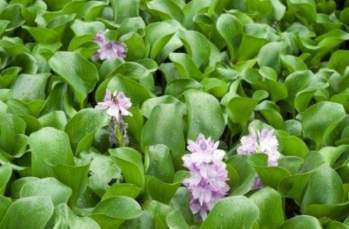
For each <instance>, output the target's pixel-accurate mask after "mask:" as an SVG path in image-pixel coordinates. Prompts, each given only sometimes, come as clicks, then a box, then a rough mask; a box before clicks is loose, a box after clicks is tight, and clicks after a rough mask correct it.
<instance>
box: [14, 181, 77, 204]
mask: <svg viewBox="0 0 349 229" xmlns="http://www.w3.org/2000/svg"><path fill="white" fill-rule="evenodd" d="M71 194H72V190H71V189H70V188H69V187H66V186H65V185H63V184H62V183H60V182H59V181H57V180H56V179H55V178H53V177H48V178H44V179H40V180H34V181H32V182H27V183H25V184H24V185H23V187H22V189H21V191H20V197H21V198H24V197H30V196H47V197H50V198H51V200H52V202H53V203H54V204H55V205H58V204H61V203H67V202H68V200H69V198H70V196H71Z"/></svg>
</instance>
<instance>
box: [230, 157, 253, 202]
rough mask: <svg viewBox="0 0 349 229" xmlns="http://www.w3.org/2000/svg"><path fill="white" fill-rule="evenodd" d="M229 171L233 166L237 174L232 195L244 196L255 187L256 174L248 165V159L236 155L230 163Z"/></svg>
mask: <svg viewBox="0 0 349 229" xmlns="http://www.w3.org/2000/svg"><path fill="white" fill-rule="evenodd" d="M227 165H228V171H229V170H230V169H229V167H230V166H231V167H232V168H233V169H234V170H233V171H234V173H235V179H234V180H232V181H231V182H233V185H232V187H231V193H232V194H234V195H242V194H245V193H247V192H248V191H250V189H251V188H252V187H253V185H254V182H255V179H256V172H255V170H254V168H253V167H252V166H251V165H250V164H249V163H248V161H247V157H244V156H241V155H234V156H233V157H232V158H231V159H230V160H229V161H228V162H227Z"/></svg>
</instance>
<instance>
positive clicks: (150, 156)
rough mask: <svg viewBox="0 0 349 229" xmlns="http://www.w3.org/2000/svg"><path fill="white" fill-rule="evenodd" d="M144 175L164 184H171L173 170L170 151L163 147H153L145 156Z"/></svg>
mask: <svg viewBox="0 0 349 229" xmlns="http://www.w3.org/2000/svg"><path fill="white" fill-rule="evenodd" d="M145 155H146V156H145V161H146V162H145V164H146V173H147V174H148V175H151V176H154V177H157V178H158V179H160V180H162V181H164V182H172V181H173V177H174V173H175V169H174V166H173V162H172V157H171V153H170V150H169V149H168V147H167V146H165V145H153V146H150V147H149V148H148V150H147V151H146V154H145Z"/></svg>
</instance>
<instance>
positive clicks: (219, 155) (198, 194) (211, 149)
mask: <svg viewBox="0 0 349 229" xmlns="http://www.w3.org/2000/svg"><path fill="white" fill-rule="evenodd" d="M187 148H188V150H189V151H190V153H191V154H186V155H184V156H183V161H184V166H185V167H186V168H188V169H189V171H190V177H189V178H187V179H185V180H184V181H183V182H184V185H185V186H186V188H187V189H188V191H189V193H190V208H191V210H192V212H193V213H194V214H197V213H198V214H199V215H200V216H201V218H203V219H205V218H206V216H207V213H208V211H210V210H211V209H212V208H213V206H214V204H215V203H216V202H217V200H219V199H221V198H222V197H224V196H225V195H226V194H227V192H228V191H229V186H228V185H227V183H226V182H227V180H228V172H227V170H226V165H225V163H224V162H223V158H224V155H225V152H224V151H222V150H219V149H218V142H213V141H212V140H211V139H210V138H208V139H206V138H205V136H203V135H202V134H200V135H199V136H198V138H197V139H196V141H195V142H193V141H191V140H189V144H188V147H187Z"/></svg>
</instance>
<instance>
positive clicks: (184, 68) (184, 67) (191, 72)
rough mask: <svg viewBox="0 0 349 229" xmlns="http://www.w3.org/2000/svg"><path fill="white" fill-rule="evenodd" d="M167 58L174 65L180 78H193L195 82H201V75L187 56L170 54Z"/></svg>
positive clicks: (184, 54)
mask: <svg viewBox="0 0 349 229" xmlns="http://www.w3.org/2000/svg"><path fill="white" fill-rule="evenodd" d="M169 58H170V60H171V61H172V63H174V65H175V67H176V69H177V71H178V73H179V75H180V77H182V78H193V79H196V80H201V79H202V78H203V77H202V73H201V72H200V70H199V69H198V67H197V66H196V65H195V63H194V62H193V60H192V59H191V58H190V57H189V55H188V54H186V53H171V54H170V56H169Z"/></svg>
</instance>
